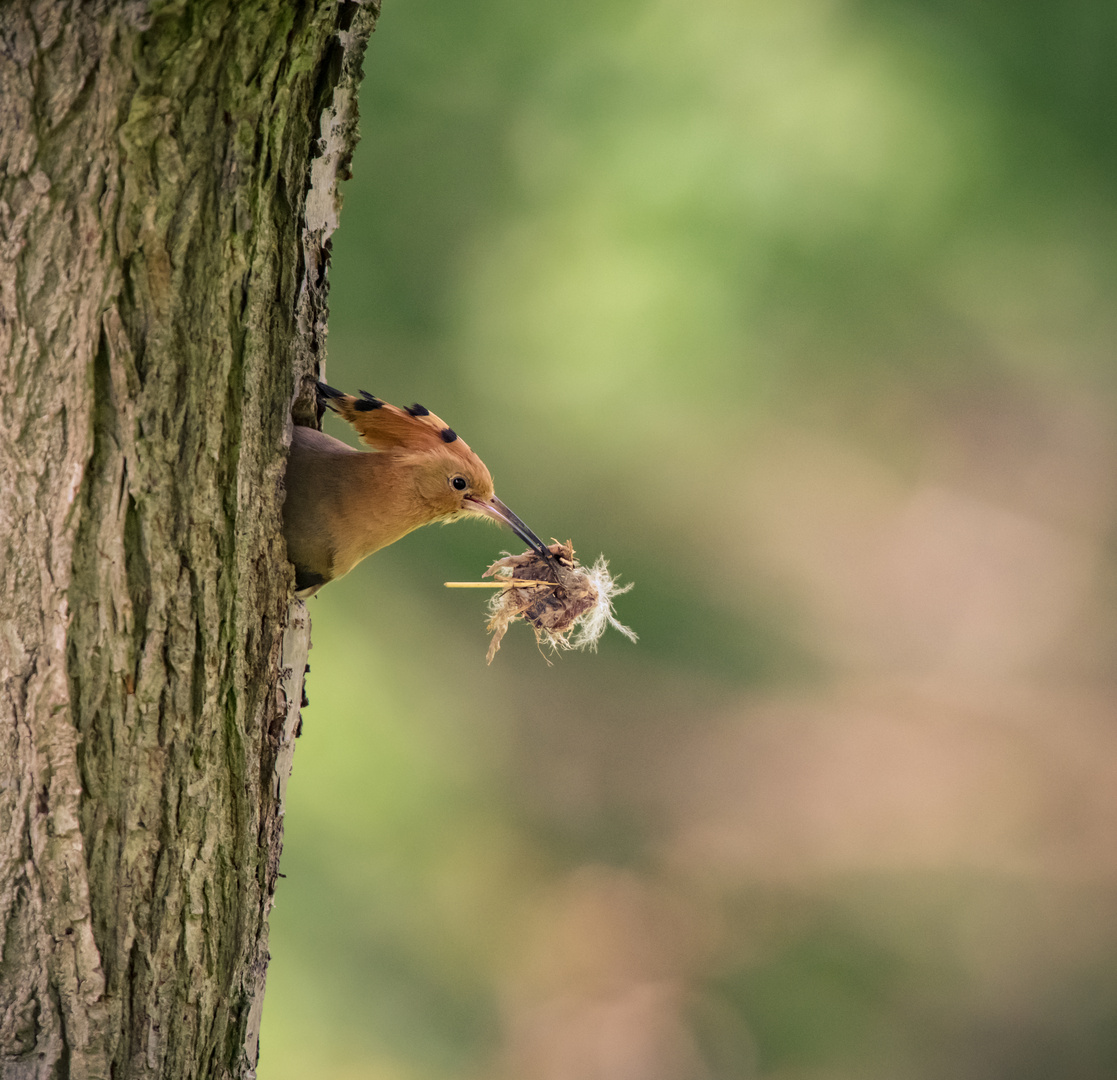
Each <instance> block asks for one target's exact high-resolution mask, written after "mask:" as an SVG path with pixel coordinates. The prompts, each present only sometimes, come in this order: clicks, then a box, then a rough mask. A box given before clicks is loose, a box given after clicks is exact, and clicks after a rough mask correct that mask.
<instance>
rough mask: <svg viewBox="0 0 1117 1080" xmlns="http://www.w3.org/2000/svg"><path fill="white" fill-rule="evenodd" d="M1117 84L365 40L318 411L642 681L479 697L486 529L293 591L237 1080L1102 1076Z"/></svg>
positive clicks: (648, 43) (617, 674)
mask: <svg viewBox="0 0 1117 1080" xmlns="http://www.w3.org/2000/svg"><path fill="white" fill-rule="evenodd" d="M1115 46H1117V6H1115V5H1113V4H1111V3H1108V2H1104V0H1069V2H1066V3H1062V4H1041V3H1033V2H1024V0H1011V2H1010V0H984V2H981V3H974V2H973V0H861V2H857V0H781V2H779V3H777V2H775V0H752V2H750V0H736V2H731V0H698V2H697V3H694V4H690V5H682V6H680V5H677V4H667V3H664V2H657V0H652V2H640V3H638V2H633V0H595V2H593V3H587V2H584V0H577V2H573V3H565V4H523V3H516V2H512V0H478V2H476V3H472V4H453V3H446V2H442V3H435V2H432V0H408V2H406V3H403V2H396V0H387V2H386V3H385V5H384V12H383V16H382V19H381V22H380V26H379V29H378V32H377V34H376V35H375V37H374V39H373V41H372V44H371V47H370V50H369V53H368V56H367V59H366V62H365V70H366V72H367V78H366V82H365V85H364V90H363V94H362V116H363V120H362V130H363V136H364V141H363V142H362V143H361V146H360V148H359V150H358V152H357V156H356V161H355V167H354V171H355V178H354V180H353V181H352V182H351V183H349V184H348V185H347V187H346V194H345V211H344V215H343V225H342V227H341V229H340V231H339V232H338V234H337V235H336V237H335V240H334V260H333V270H332V286H331V307H332V315H331V321H330V349H329V369H328V372H327V375H328V378H329V380H330V381H331V382H332V383H334V384H336V385H337V386H339V387H342V388H344V389H346V390H349V391H354V390H355V389H357V388H363V389H366V390H369V391H372V392H373V393H376V394H379V395H382V396H383V397H385V398H387V399H388V400H389V401H393V402H396V403H398V404H406V403H410V402H412V401H421V402H423V403H424V404H426V405H428V406H429V407H430V408H432V409H433V410H434V411H436V412H437V413H439V414H440V415H441V416H443V417H444V418H445V419H446V420H447V422H449V423H450V424H452V426H453V427H455V428H456V429H457V430H458V431H459V432H461V433H462V435H463V436H464V437H465V438H466V439H467V440H468V441H469V442H470V443H471V445H472V446H473V448H474V449H475V450H477V451H478V453H479V454H480V455H481V456H482V458H483V459H484V460H485V461H486V463H487V464H488V465H489V467H490V468H491V470H492V472H493V474H494V476H495V478H496V486H497V492H498V494H500V496H501V497H502V498H503V499H504V500H505V501H506V502H507V503H509V504H510V505H511V506H512V507H513V509H514V510H516V512H517V513H519V514H520V516H521V517H523V518H524V519H525V520H526V521H527V522H528V523H529V524H530V525H531V526H532V527H533V528H534V529H535V530H536V532H538V533H540V534H541V535H542V536H544V537H548V538H549V537H551V536H555V537H559V538H561V539H566V538H567V537H572V538H573V540H574V543H575V546H576V547H577V548H578V550H579V552H580V554H581V555H582V557H583V558H585V559H587V560H592V559H593V558H594V557H595V556H596V555H597V554H598V552H604V553H605V554H606V555H607V557H608V558H609V559H610V560H611V564H612V568H613V570H614V571H615V572H617V573H619V574H620V575H621V577H622V581H629V580H634V581H635V582H636V587H635V589H634V591H633V592H631V593H630V594H628V595H627V596H624V597H622V598H621V599H620V600H619V601H618V605H617V606H618V614H619V616H620V618H621V620H622V621H623V622H626V623H628V624H629V625H631V626H632V627H633V628H634V629H635V630H636V631H637V632H638V633H639V634H640V642H639V644H638V645H632V644H630V643H629V642H628V641H626V640H624V639H623V638H622V637H620V636H619V635H617V634H615V633H613V632H610V633H609V634H608V635H607V636H606V637H605V638H604V639H603V640H602V642H601V645H600V650H599V652H598V653H597V654H596V655H593V654H588V655H582V654H577V655H573V654H568V655H563V656H560V657H557V658H555V661H554V665H553V666H552V667H548V666H547V664H546V662H545V661H544V660H543V658H542V657H541V656H540V655H539V653H538V652H537V650H536V648H535V645H534V642H533V640H532V638H531V635H530V633H529V632H528V631H527V630H526V629H525V628H524V627H522V626H517V627H514V628H513V630H512V631H511V632H510V633H509V635H508V637H507V638H506V639H505V643H504V647H503V649H502V650H501V652H500V653H499V655H498V656H497V657H496V659H495V661H494V662H493V664H492V666H491V667H486V666H485V663H484V655H485V649H486V635H485V631H484V615H483V604H484V597H483V596H482V595H481V594H478V593H472V592H452V591H449V590H446V589H444V588H443V587H442V582H443V581H445V580H449V579H470V578H476V577H477V576H478V575H479V573H480V572H481V571H482V570H483V569H484V568H485V566H487V565H488V563H489V562H490V561H491V560H492V559H493V558H495V557H496V556H497V555H498V554H499V552H500V551H501V550H502V549H504V548H510V549H512V550H518V548H517V547H516V545H515V543H514V542H513V538H512V537H511V536H510V535H508V534H505V533H501V532H498V531H497V530H496V529H494V528H490V527H487V526H485V525H483V524H479V523H469V524H461V525H456V526H454V527H453V528H452V529H441V528H434V529H426V530H422V531H420V532H418V533H415V534H412V535H411V536H409V537H407V538H405V539H404V540H403V541H401V542H400V543H398V544H396V545H395V546H393V547H391V548H389V549H387V550H385V551H383V552H381V553H379V554H377V555H376V556H375V557H373V558H372V559H370V560H368V561H367V562H365V563H364V564H362V565H361V566H360V567H359V568H358V569H357V570H355V571H354V572H353V573H352V574H350V575H349V576H348V577H347V578H345V579H344V580H343V581H341V582H340V583H335V584H333V585H330V586H329V587H327V588H326V589H325V590H324V591H323V593H322V594H321V596H320V597H318V598H316V599H315V600H313V601H312V602H311V603H310V610H311V613H312V616H313V620H314V651H313V653H312V654H311V662H312V668H313V670H312V673H311V675H310V677H309V680H308V691H309V695H310V699H311V702H312V705H311V707H310V708H309V709H307V710H306V711H305V713H304V717H305V724H304V732H303V736H302V739H301V741H300V743H299V747H298V752H297V754H296V757H295V770H294V776H293V778H292V781H291V785H290V789H289V803H288V808H287V819H286V842H285V850H284V856H283V870H284V872H285V873H286V875H287V878H286V880H285V881H283V882H281V885H280V889H279V892H278V900H277V906H276V908H275V912H274V915H273V918H272V936H271V952H272V962H271V967H270V970H269V974H268V991H267V1001H266V1008H265V1011H264V1028H263V1035H262V1057H261V1062H260V1076H261V1078H262V1080H289V1078H290V1080H293V1078H296V1077H298V1078H306V1077H331V1078H343V1080H349V1078H370V1080H372V1078H375V1080H439V1078H444V1077H463V1078H471V1080H480V1078H496V1080H512V1078H516V1080H521V1078H531V1080H703V1078H723V1077H724V1078H735V1077H763V1078H771V1080H846V1078H849V1080H853V1078H857V1080H877V1078H879V1080H905V1078H939V1077H950V1078H951V1080H959V1078H961V1080H965V1078H975V1080H989V1078H1001V1077H1003V1078H1005V1080H1009V1078H1011V1080H1029V1078H1037V1080H1038V1078H1044V1080H1051V1078H1057V1080H1064V1078H1067V1080H1077V1078H1082V1080H1086V1078H1099V1080H1100V1078H1103V1077H1104V1078H1112V1077H1113V1076H1114V1075H1117V683H1115V678H1114V656H1115V655H1117V618H1115V612H1117V604H1115V599H1117V595H1115V594H1117V573H1115V566H1117V560H1115V551H1114V526H1115V523H1117V484H1115V483H1114V473H1115V467H1117V424H1115V420H1114V418H1115V409H1114V404H1115V380H1114V364H1113V359H1114V357H1113V353H1114V343H1115V342H1117V333H1115V331H1117V325H1115V324H1117V303H1115V290H1114V282H1115V270H1117V244H1115V240H1117V184H1115V181H1117V138H1115V137H1114V136H1115V131H1117V126H1115V125H1117V64H1114V62H1113V57H1114V53H1115ZM326 426H327V430H329V431H330V432H331V433H333V434H335V435H339V436H341V435H342V431H341V425H340V424H338V423H337V422H335V421H333V420H330V419H329V418H327V425H326Z"/></svg>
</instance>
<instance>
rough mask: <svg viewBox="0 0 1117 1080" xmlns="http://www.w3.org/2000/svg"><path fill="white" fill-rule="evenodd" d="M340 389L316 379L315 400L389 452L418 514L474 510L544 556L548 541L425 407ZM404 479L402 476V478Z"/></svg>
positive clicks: (431, 517)
mask: <svg viewBox="0 0 1117 1080" xmlns="http://www.w3.org/2000/svg"><path fill="white" fill-rule="evenodd" d="M360 393H361V396H360V397H359V398H358V397H352V396H350V395H349V394H342V393H341V392H340V391H338V390H334V389H333V387H330V386H326V384H325V383H319V384H318V394H319V400H320V401H321V402H322V403H323V404H324V405H326V406H327V407H328V408H330V409H333V410H334V412H336V413H338V414H339V415H341V416H342V417H344V419H346V420H348V421H349V423H350V424H352V425H353V427H354V428H355V429H356V430H357V432H358V434H359V435H360V436H361V441H362V442H365V443H367V444H368V445H369V446H371V447H373V448H374V449H376V450H380V451H382V452H384V453H388V454H391V455H392V457H393V459H394V460H395V461H396V462H397V463H398V465H399V475H400V478H401V482H403V483H406V484H407V485H408V488H409V490H410V491H411V493H412V495H413V498H414V500H415V502H416V508H417V514H418V516H421V517H423V518H425V519H426V520H425V521H423V522H420V523H421V524H425V523H426V521H453V520H456V519H458V518H460V517H462V516H463V515H466V514H472V515H475V516H479V517H487V518H490V519H492V520H493V521H497V522H500V524H502V525H506V526H507V527H508V528H509V529H511V530H512V531H513V532H514V533H515V534H516V535H517V536H518V537H519V538H520V539H521V540H523V541H524V543H525V544H527V545H528V547H530V548H531V549H532V550H533V551H535V552H536V553H537V554H539V555H542V556H543V557H544V558H546V559H547V560H548V561H551V559H552V556H551V553H550V551H549V550H548V549H547V546H546V545H545V544H544V543H543V541H542V540H540V539H539V537H538V536H536V535H535V533H533V532H532V531H531V529H529V528H528V527H527V526H526V525H525V524H524V523H523V522H522V521H521V520H520V519H519V518H518V517H517V516H516V515H515V514H514V513H512V511H511V510H509V509H508V507H507V506H505V505H504V503H502V502H501V501H500V499H498V498H497V497H496V493H495V492H494V491H493V478H492V476H491V475H490V473H489V470H488V469H487V468H486V467H485V463H484V462H483V461H482V460H481V459H480V458H479V457H478V456H477V455H476V454H475V453H474V452H473V451H472V450H471V449H470V448H469V446H468V444H467V443H466V442H465V440H464V439H462V438H460V437H459V436H458V434H457V433H456V432H455V431H454V430H453V429H452V428H451V427H449V425H447V424H446V423H445V422H444V421H443V420H441V419H440V418H439V417H437V416H435V415H434V413H432V412H431V411H430V410H429V409H427V408H425V407H424V406H422V405H411V406H409V407H408V408H406V409H400V408H397V407H396V406H395V405H389V404H388V402H386V401H382V400H381V399H380V398H378V397H374V396H373V395H372V394H369V393H366V392H365V391H363V390H362V391H361V392H360ZM404 478H406V479H404Z"/></svg>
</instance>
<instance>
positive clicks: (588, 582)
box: [482, 540, 636, 664]
mask: <svg viewBox="0 0 1117 1080" xmlns="http://www.w3.org/2000/svg"><path fill="white" fill-rule="evenodd" d="M548 550H549V551H550V553H551V555H552V556H553V557H554V558H553V562H552V561H551V560H548V559H546V558H544V557H543V556H542V555H540V554H537V553H536V552H534V551H525V552H524V553H523V554H522V555H506V556H505V557H504V558H502V559H497V561H496V562H494V563H493V564H492V566H490V567H489V568H488V570H486V571H485V573H484V574H483V575H482V576H483V577H491V578H492V579H493V581H494V582H497V583H503V582H507V583H508V584H507V585H505V586H504V587H503V588H502V589H501V590H500V592H498V593H497V594H496V595H495V596H493V598H492V599H491V600H490V601H489V625H488V628H489V630H490V631H491V632H492V635H493V637H492V641H491V642H490V643H489V652H488V655H487V656H486V658H485V659H486V662H487V663H490V664H491V663H492V662H493V657H494V656H496V654H497V650H498V649H499V648H500V642H501V639H502V638H503V637H504V635H505V634H506V633H507V632H508V627H509V626H511V625H512V623H514V622H515V621H516V620H517V619H523V620H524V621H525V622H527V623H530V624H531V627H532V629H533V630H534V631H535V640H536V641H537V642H538V643H539V645H540V646H542V645H544V644H546V645H549V646H550V647H551V649H552V650H554V651H556V652H557V651H558V650H559V649H585V648H587V647H588V648H590V649H596V648H597V641H598V638H600V637H601V635H602V634H603V633H605V628H606V627H607V626H610V625H611V626H613V627H614V628H615V629H617V630H619V631H620V632H621V633H622V634H624V636H625V637H627V638H628V639H629V640H630V641H635V640H636V635H635V634H634V633H633V632H632V631H631V630H630V629H629V628H628V627H627V626H624V625H623V624H621V623H620V622H618V621H617V618H616V616H615V615H614V614H613V597H615V596H620V595H621V594H622V593H626V592H628V590H629V589H631V588H632V584H633V583H632V582H629V583H628V584H627V585H624V586H618V585H617V584H616V582H615V581H614V580H613V578H612V576H611V575H610V574H609V564H608V563H607V562H606V561H605V557H604V556H603V555H600V556H598V559H597V562H595V563H594V564H593V566H591V567H588V568H587V567H585V566H581V565H580V564H579V563H578V560H577V559H576V558H575V557H574V548H573V546H572V545H571V543H570V541H569V540H568V541H567V542H566V543H565V544H560V543H557V542H556V543H554V544H551V545H550V547H549V548H548Z"/></svg>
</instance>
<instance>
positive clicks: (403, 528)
mask: <svg viewBox="0 0 1117 1080" xmlns="http://www.w3.org/2000/svg"><path fill="white" fill-rule="evenodd" d="M318 400H319V404H320V405H323V406H325V407H326V408H329V409H332V410H333V411H334V412H336V413H337V414H338V415H339V416H341V417H342V418H344V419H345V420H347V421H348V422H349V423H350V424H352V425H353V427H354V428H355V429H356V431H357V432H358V434H359V435H360V436H361V440H362V442H364V443H366V444H367V445H369V446H371V447H372V448H373V449H374V451H376V452H375V453H366V452H363V451H360V450H353V449H352V448H350V447H349V446H346V445H345V443H343V442H341V441H339V440H338V439H335V438H333V437H332V436H330V435H326V434H325V433H324V432H321V431H315V430H314V429H313V428H308V427H296V428H295V431H294V435H293V437H292V440H291V452H290V456H289V458H288V461H287V497H286V500H285V502H284V504H283V534H284V537H285V538H286V540H287V557H288V558H289V559H290V560H291V562H292V563H294V565H295V587H296V590H297V592H298V595H300V596H312V595H313V594H314V593H316V592H317V591H318V590H319V589H320V588H321V587H322V586H323V585H325V584H326V582H328V581H332V580H333V579H334V578H338V577H341V576H342V575H343V574H347V573H348V572H349V571H350V570H352V569H353V567H354V566H356V565H357V563H359V562H360V561H361V560H362V559H363V558H365V557H366V556H368V555H371V554H372V553H373V552H374V551H379V550H380V549H381V548H382V547H387V545H388V544H392V543H394V542H395V541H396V540H398V539H399V538H400V537H401V536H405V535H406V534H407V533H409V532H411V531H412V530H413V529H417V528H419V527H420V526H422V525H428V524H430V523H431V522H434V521H454V520H458V519H460V518H463V517H465V516H466V515H472V516H481V517H489V518H492V519H493V520H495V521H499V522H501V523H502V524H504V525H507V526H508V527H509V528H510V529H512V531H513V532H515V533H516V535H517V536H519V537H520V538H521V539H522V540H524V541H525V542H526V543H527V544H528V545H529V546H530V547H531V548H532V549H533V550H534V551H536V552H539V553H540V554H543V553H544V552H546V555H548V556H549V554H550V553H549V552H548V551H547V549H546V547H545V546H544V544H543V542H542V541H541V540H540V539H539V538H538V537H537V536H536V535H535V533H533V532H532V531H531V530H530V529H529V528H528V527H527V526H526V525H525V524H524V523H523V522H522V521H521V520H520V519H519V518H518V517H516V515H515V514H513V513H512V511H511V510H509V509H508V507H506V506H505V505H504V503H502V502H501V501H500V500H499V499H498V498H497V497H496V495H495V494H494V492H493V480H492V476H491V475H490V474H489V470H488V469H487V468H486V467H485V463H484V462H483V461H482V460H481V459H480V458H479V457H478V456H477V455H476V454H475V453H474V452H473V451H472V450H470V448H469V446H468V445H466V443H465V442H464V441H463V440H462V439H461V438H459V437H458V435H457V434H456V433H455V432H454V431H453V430H452V429H451V428H450V427H449V426H447V425H446V423H445V422H444V421H442V420H441V419H440V418H439V417H437V416H435V415H434V413H432V412H430V411H429V410H427V409H425V408H424V407H423V406H422V405H412V406H411V407H410V408H409V409H400V408H397V407H396V406H395V405H389V404H388V403H387V402H386V401H381V400H380V399H379V398H376V397H373V396H372V395H371V394H366V393H365V392H364V391H361V396H360V397H353V396H351V395H349V394H343V393H341V392H340V391H338V390H335V389H334V388H333V387H331V386H327V385H326V384H325V383H319V384H318Z"/></svg>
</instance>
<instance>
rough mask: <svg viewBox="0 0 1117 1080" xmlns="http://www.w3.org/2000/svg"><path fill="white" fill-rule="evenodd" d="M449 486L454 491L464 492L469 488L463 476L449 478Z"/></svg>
mask: <svg viewBox="0 0 1117 1080" xmlns="http://www.w3.org/2000/svg"><path fill="white" fill-rule="evenodd" d="M450 486H451V487H452V488H453V489H454V490H455V491H465V489H466V488H467V487H469V481H468V480H467V479H466V478H465V477H464V476H453V477H451V478H450Z"/></svg>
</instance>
